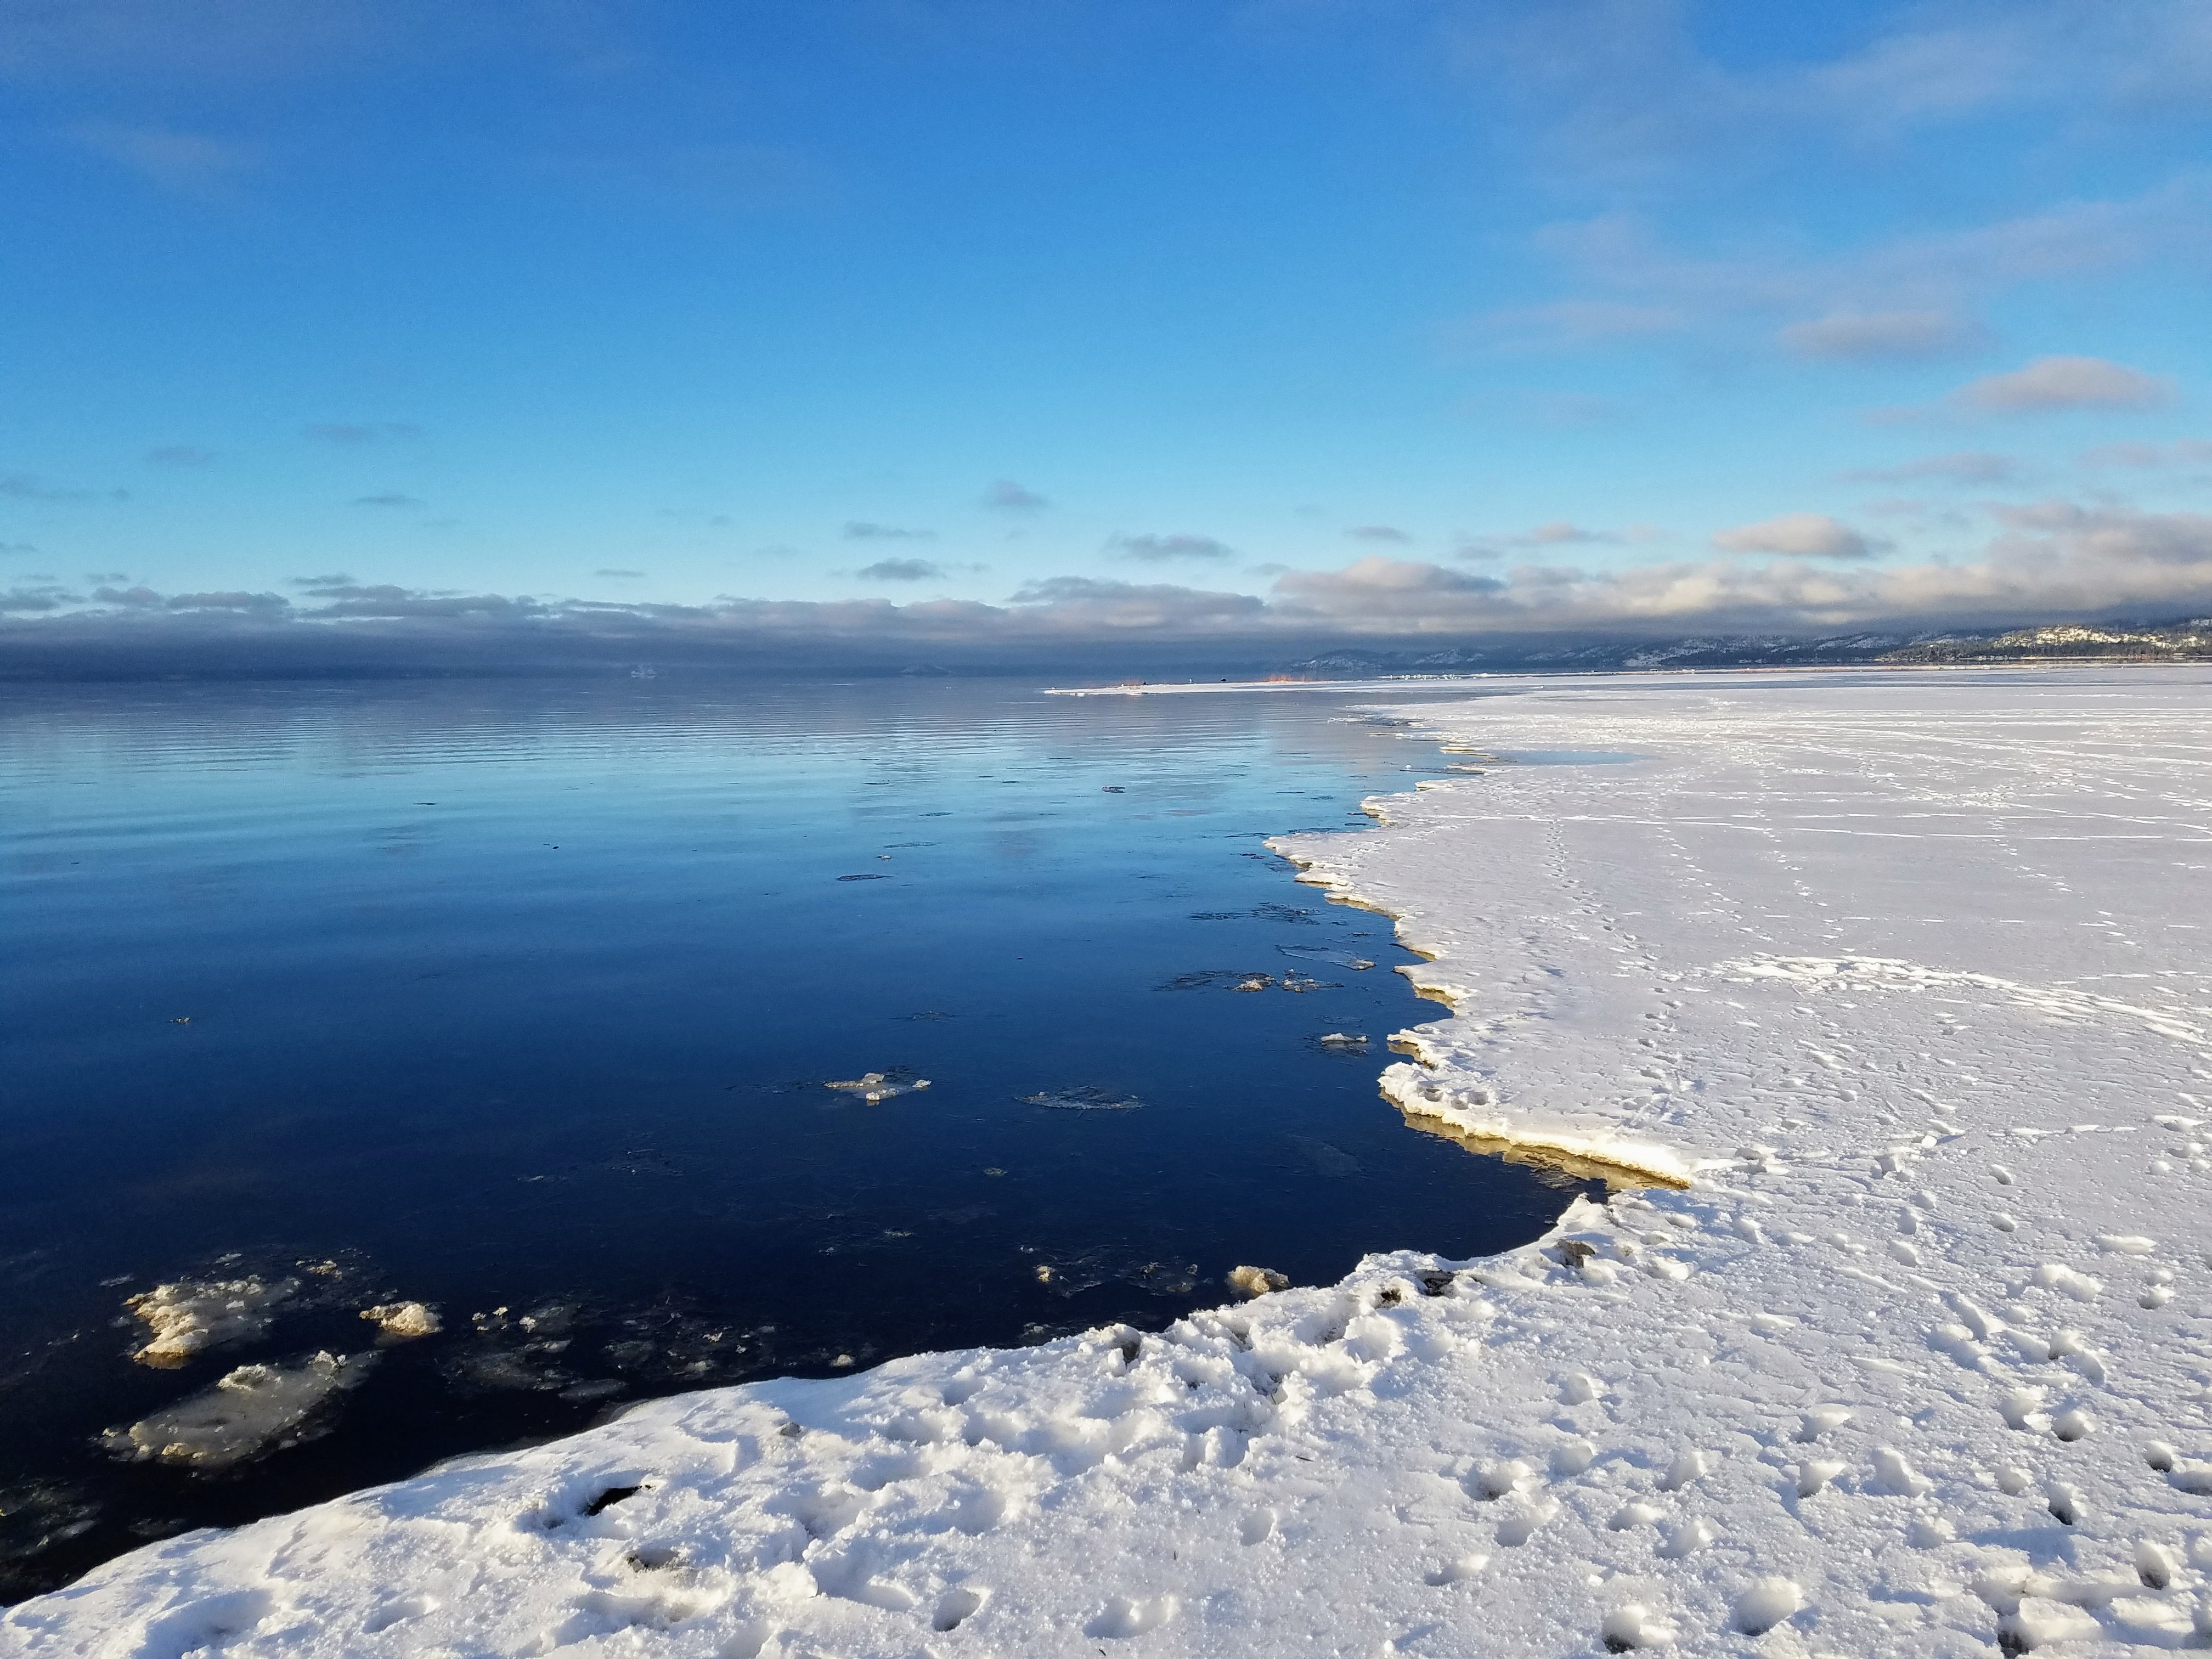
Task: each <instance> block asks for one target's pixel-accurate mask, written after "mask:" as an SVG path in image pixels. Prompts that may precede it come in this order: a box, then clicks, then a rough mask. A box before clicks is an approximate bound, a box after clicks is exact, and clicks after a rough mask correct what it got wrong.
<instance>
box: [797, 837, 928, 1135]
mask: <svg viewBox="0 0 2212 1659" xmlns="http://www.w3.org/2000/svg"><path fill="white" fill-rule="evenodd" d="M841 879H842V878H841ZM822 1086H823V1088H825V1089H842V1090H844V1091H846V1092H847V1093H848V1094H855V1095H858V1096H860V1098H861V1099H863V1100H865V1101H866V1102H867V1103H869V1104H870V1105H873V1104H874V1103H876V1102H877V1101H879V1100H889V1099H890V1098H891V1097H893V1096H894V1095H905V1094H912V1093H913V1092H914V1091H915V1090H917V1089H927V1087H929V1079H927V1078H926V1077H917V1078H903V1077H901V1076H899V1075H898V1074H897V1073H891V1072H863V1073H861V1074H860V1076H858V1077H856V1078H848V1079H845V1080H844V1081H842V1082H840V1083H825V1084H823V1085H822Z"/></svg>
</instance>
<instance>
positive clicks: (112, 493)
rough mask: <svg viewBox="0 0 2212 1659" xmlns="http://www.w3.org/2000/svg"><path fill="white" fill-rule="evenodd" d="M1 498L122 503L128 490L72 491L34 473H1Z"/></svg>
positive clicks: (129, 496)
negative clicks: (48, 481)
mask: <svg viewBox="0 0 2212 1659" xmlns="http://www.w3.org/2000/svg"><path fill="white" fill-rule="evenodd" d="M0 496H5V497H8V498H10V499H12V500H15V501H128V500H129V499H130V498H131V492H130V491H129V490H127V489H69V488H67V487H65V486H63V485H60V484H52V483H47V482H46V480H45V479H44V478H41V477H39V476H38V475H37V474H36V473H33V472H0Z"/></svg>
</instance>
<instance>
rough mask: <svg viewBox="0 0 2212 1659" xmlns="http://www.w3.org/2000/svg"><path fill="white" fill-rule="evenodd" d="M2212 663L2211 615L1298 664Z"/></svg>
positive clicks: (1430, 668)
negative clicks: (2169, 619) (2167, 619)
mask: <svg viewBox="0 0 2212 1659" xmlns="http://www.w3.org/2000/svg"><path fill="white" fill-rule="evenodd" d="M2084 661H2087V662H2131V663H2152V662H2212V617H2195V618H2193V619H2191V620H2189V621H2185V622H2160V623H2053V624H2051V625H2049V626H2047V627H2042V628H2016V629H1985V630H1981V631H1974V630H1963V629H1948V630H1946V631H1943V632H1941V633H1918V634H1897V633H1857V634H1832V635H1826V636H1825V637H1822V638H1817V639H1805V638H1802V637H1794V636H1790V635H1779V634H1773V635H1759V634H1696V635H1687V636H1685V637H1683V638H1680V639H1673V640H1653V639H1642V640H1623V639H1594V638H1590V637H1588V636H1584V637H1582V638H1561V637H1559V635H1551V636H1547V637H1541V638H1538V637H1528V638H1516V639H1500V640H1497V641H1491V642H1488V643H1486V644H1484V645H1480V646H1457V647H1451V648H1449V649H1447V650H1441V651H1361V650H1352V651H1330V652H1325V653H1322V655H1320V656H1316V657H1309V658H1307V659H1305V660H1304V661H1303V662H1299V663H1294V664H1292V665H1291V671H1292V672H1294V673H1305V674H1321V675H1332V676H1333V675H1365V674H1424V673H1429V674H1454V673H1461V674H1463V673H1480V672H1490V673H1515V672H1526V671H1535V672H1547V673H1559V672H1563V671H1566V672H1572V671H1584V672H1592V671H1604V670H1607V669H1637V668H1812V667H1841V666H1849V665H1857V666H1869V665H1899V666H1905V665H1940V664H1945V663H1959V664H1969V663H2033V662H2084Z"/></svg>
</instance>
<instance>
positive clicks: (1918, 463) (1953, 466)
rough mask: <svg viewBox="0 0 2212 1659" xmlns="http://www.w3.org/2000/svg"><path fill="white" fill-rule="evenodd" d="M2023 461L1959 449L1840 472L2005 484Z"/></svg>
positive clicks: (1863, 478) (1880, 478)
mask: <svg viewBox="0 0 2212 1659" xmlns="http://www.w3.org/2000/svg"><path fill="white" fill-rule="evenodd" d="M2020 471H2021V467H2020V463H2019V462H2018V461H2015V460H2014V459H2012V457H2010V456H2009V455H1992V454H1990V453H1988V452H1987V451H1986V450H1960V451H1958V452H1956V453H1953V454H1948V455H1927V456H1923V457H1922V458H1921V459H1918V460H1914V461H1904V462H1901V463H1899V465H1896V466H1863V467H1857V468H1854V469H1853V470H1852V471H1849V472H1844V473H1842V474H1839V475H1838V476H1839V477H1842V478H1843V479H1844V482H1846V483H1916V482H1919V481H1921V480H1924V479H1930V478H1933V479H1940V480H1948V482H1951V483H1966V484H1994V483H2004V482H2005V481H2007V480H2008V479H2010V478H2014V477H2018V476H2019V474H2020Z"/></svg>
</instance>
